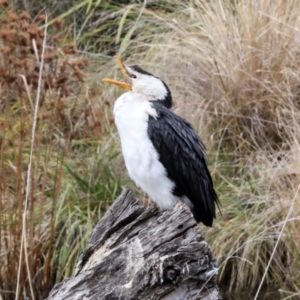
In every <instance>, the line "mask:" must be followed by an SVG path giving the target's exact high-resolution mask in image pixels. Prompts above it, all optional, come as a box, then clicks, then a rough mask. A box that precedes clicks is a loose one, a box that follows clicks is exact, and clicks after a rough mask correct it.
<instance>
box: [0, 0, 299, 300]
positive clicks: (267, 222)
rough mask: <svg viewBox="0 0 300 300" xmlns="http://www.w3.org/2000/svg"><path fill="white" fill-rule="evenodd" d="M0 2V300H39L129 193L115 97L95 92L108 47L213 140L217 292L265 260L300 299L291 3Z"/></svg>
mask: <svg viewBox="0 0 300 300" xmlns="http://www.w3.org/2000/svg"><path fill="white" fill-rule="evenodd" d="M0 3H1V8H0V57H1V59H0V68H1V72H0V93H1V98H0V265H1V269H0V296H1V298H2V299H21V298H24V297H25V296H28V297H31V298H32V299H44V298H45V297H46V296H47V295H48V292H49V290H50V289H51V287H52V286H53V285H54V283H55V282H57V281H61V280H62V279H63V278H64V277H68V276H71V275H72V269H73V266H74V263H75V260H76V258H77V256H78V253H79V252H80V251H81V250H82V249H83V248H84V247H85V245H86V241H87V238H88V236H89V234H90V231H91V229H92V227H93V226H94V225H95V224H96V223H97V222H98V220H99V218H101V216H102V215H103V213H104V212H105V211H106V209H107V208H108V207H109V205H110V204H111V202H112V201H113V200H114V199H115V198H116V196H117V195H118V194H119V192H120V190H121V186H122V185H124V184H126V185H130V186H131V187H132V188H134V187H133V185H132V183H130V181H129V180H128V177H127V173H126V170H125V167H124V164H123V160H122V157H121V155H120V147H119V141H118V136H117V134H116V130H115V127H114V125H113V117H112V106H113V103H114V101H115V99H116V98H117V97H118V95H119V93H121V91H119V90H118V89H117V88H115V89H114V88H112V87H104V86H103V85H102V84H101V78H103V77H115V78H117V77H118V76H121V75H120V74H119V71H118V69H117V66H116V64H115V62H114V61H113V60H112V59H111V58H112V57H111V56H112V55H114V54H116V53H118V54H119V55H121V56H122V58H123V59H124V60H125V63H138V64H140V65H141V66H142V67H143V68H145V69H146V70H149V71H150V72H152V73H154V74H155V75H157V76H159V77H161V78H162V79H163V80H164V81H166V82H167V83H168V85H169V86H170V88H171V90H172V94H173V97H174V100H175V102H176V105H175V107H174V111H176V113H178V114H180V115H182V116H184V117H185V118H187V119H188V120H189V121H190V122H192V123H193V124H194V126H195V128H196V129H197V130H198V132H199V134H200V136H201V137H202V139H203V141H204V143H205V144H206V146H207V149H208V156H209V162H210V170H211V172H212V175H213V178H214V181H215V185H216V188H217V192H218V194H219V196H220V198H221V202H222V216H221V215H218V218H217V220H216V222H215V223H214V227H213V228H212V229H206V228H203V230H204V231H205V234H206V238H207V239H208V241H209V243H210V245H211V247H212V249H213V252H214V255H215V256H216V257H217V259H218V263H219V266H220V271H219V281H220V284H221V286H224V287H225V288H226V290H228V291H231V292H237V293H242V292H243V291H247V293H248V294H251V293H253V294H255V292H256V290H257V288H258V286H259V284H260V283H261V281H262V278H263V274H264V272H265V270H266V268H267V265H268V262H269V261H270V259H271V255H273V256H272V260H271V263H270V267H269V269H268V270H267V276H266V278H265V280H264V282H263V286H264V288H265V289H268V288H269V289H276V290H279V291H280V293H281V295H282V298H284V297H286V299H288V298H292V297H295V298H296V297H297V295H298V297H299V295H300V288H299V282H300V273H299V270H300V252H299V249H300V234H299V232H300V230H299V229H300V228H299V227H300V218H299V215H300V196H299V193H298V192H299V182H300V145H299V140H300V125H299V124H300V102H299V95H300V94H299V87H300V79H299V78H300V77H299V72H300V71H299V70H300V69H299V57H300V50H299V45H298V41H299V38H300V34H299V28H300V22H299V16H300V3H299V1H297V0H287V1H285V0H278V1H272V0H267V1H258V0H257V1H256V0H255V1H250V0H249V1H248V0H223V1H206V0H205V1H204V0H201V1H200V0H193V1H184V0H175V1H171V0H166V1H158V0H151V1H150V0H149V1H108V0H106V1H92V0H89V1H75V0H74V1H73V2H71V1H46V0H44V1H36V0H28V1H20V0H11V1H9V2H8V1H5V0H2V1H0ZM145 4H146V5H145ZM46 13H47V14H48V27H47V36H46V42H47V46H46V49H45V59H44V63H45V66H44V69H43V72H42V85H41V86H40V87H41V93H40V105H39V107H38V123H37V124H38V126H37V129H36V132H35V138H34V151H33V155H32V161H33V164H32V173H31V187H30V195H29V202H28V203H29V205H28V207H27V210H26V212H25V211H24V209H25V207H24V204H25V195H26V183H27V171H28V162H29V158H30V147H31V146H30V145H31V130H32V125H33V120H34V107H35V103H36V97H37V91H38V86H39V85H38V78H39V68H40V64H41V53H42V43H43V39H44V28H45V27H44V26H45V14H46ZM140 196H141V197H142V195H140ZM288 212H289V214H288ZM24 213H25V217H26V224H27V226H26V234H25V242H26V243H25V245H26V248H25V250H24V249H23V250H22V251H21V247H20V246H21V237H22V230H23V223H22V218H23V216H24ZM283 227H284V228H283ZM282 228H283V229H284V230H283V231H282ZM281 231H282V233H281ZM23 234H24V232H23ZM278 239H279V244H278V247H277V248H276V249H275V245H276V242H277V240H278ZM274 249H275V250H276V251H275V252H274V254H272V253H273V251H274ZM28 266H29V267H28ZM17 286H18V289H17ZM16 292H17V293H18V295H16Z"/></svg>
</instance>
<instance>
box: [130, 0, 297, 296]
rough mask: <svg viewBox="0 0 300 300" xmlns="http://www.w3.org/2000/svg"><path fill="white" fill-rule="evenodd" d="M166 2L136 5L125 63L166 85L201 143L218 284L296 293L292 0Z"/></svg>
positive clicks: (232, 288) (294, 6) (294, 29)
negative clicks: (213, 202)
mask: <svg viewBox="0 0 300 300" xmlns="http://www.w3.org/2000/svg"><path fill="white" fill-rule="evenodd" d="M172 3H173V4H174V2H172ZM176 5H177V6H176V9H175V10H173V11H170V12H169V13H165V11H159V10H157V11H153V10H151V9H148V10H147V9H146V10H145V11H144V13H143V17H142V18H141V20H140V22H139V25H138V26H137V29H136V32H135V34H136V38H134V39H132V40H130V41H127V44H126V50H125V52H124V53H126V55H128V56H129V57H128V59H127V62H128V63H133V62H134V63H140V64H141V65H142V66H143V67H144V68H146V69H147V70H149V71H150V72H151V71H152V72H153V73H154V74H155V75H157V76H160V77H162V78H163V79H164V80H165V81H166V82H167V83H168V84H169V85H170V87H171V90H172V92H173V95H174V99H175V101H176V107H175V110H176V111H177V112H178V113H179V114H181V115H183V116H185V117H186V118H187V119H189V120H190V121H191V122H193V124H194V125H195V126H196V128H197V129H198V130H199V132H200V134H201V136H202V138H203V139H204V142H205V144H206V145H207V146H208V149H209V150H208V154H209V158H210V163H211V171H212V174H213V177H214V179H215V182H216V185H217V189H218V194H219V195H220V198H221V202H222V213H223V216H221V215H220V216H218V220H217V222H216V224H215V228H214V229H212V230H208V231H207V234H206V236H207V238H208V239H209V241H210V243H211V246H212V248H213V251H214V253H215V255H216V257H217V258H218V261H219V265H220V276H219V280H220V283H221V284H222V285H224V286H225V289H228V290H230V291H237V292H241V291H247V292H248V293H249V292H253V295H254V294H255V292H256V290H257V289H258V286H259V285H260V284H261V283H262V286H264V287H269V288H270V289H280V290H281V293H282V295H283V296H284V295H286V296H290V295H291V294H292V295H293V293H294V295H295V297H296V294H298V295H299V293H300V290H299V282H300V276H299V272H298V270H299V267H300V254H299V251H298V249H299V243H300V239H299V226H300V223H299V220H300V218H299V213H300V205H299V203H300V195H299V194H298V188H299V182H300V173H299V171H300V169H299V165H300V161H299V157H300V156H299V154H300V148H299V133H300V125H299V124H300V111H299V109H300V106H299V84H300V80H299V62H298V58H299V54H300V52H299V40H300V35H299V29H300V27H299V25H300V23H299V13H300V3H299V2H298V1H292V0H291V1H246V0H244V1H196V0H195V1H190V2H189V3H185V2H184V1H177V2H176ZM128 26H129V27H130V25H128ZM150 28H151V29H152V34H150V33H149V29H150ZM143 33H145V34H143ZM129 54H130V55H129ZM293 203H294V205H293V207H292V213H291V214H290V215H289V216H288V212H289V210H290V208H291V205H292V204H293ZM287 216H288V219H286V218H287ZM284 225H285V227H284V230H283V232H282V234H281V229H282V227H283V226H284ZM279 235H280V236H279ZM278 239H279V244H276V243H277V240H278ZM275 245H278V247H277V248H276V249H275V250H276V251H274V253H273V250H274V247H275ZM272 254H273V255H272ZM271 255H272V257H271ZM270 260H271V261H270ZM269 261H270V265H269V264H268V263H269ZM267 266H269V268H268V269H267V273H266V277H263V274H264V272H265V270H266V268H267ZM262 280H263V282H262ZM288 292H289V293H290V294H289V293H288ZM285 293H286V294H285Z"/></svg>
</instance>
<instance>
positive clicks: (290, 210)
mask: <svg viewBox="0 0 300 300" xmlns="http://www.w3.org/2000/svg"><path fill="white" fill-rule="evenodd" d="M299 190H300V184H299V186H298V189H297V191H296V194H295V197H294V199H293V201H292V203H291V206H290V208H289V211H288V213H287V216H286V218H285V220H284V222H283V225H282V228H281V231H280V233H279V235H278V239H277V241H276V244H275V246H274V249H273V252H272V255H271V257H270V259H269V262H268V265H267V267H266V269H265V272H264V275H263V277H262V279H261V281H260V284H259V287H258V289H257V292H256V294H255V297H254V300H256V299H257V297H258V295H259V292H260V290H261V287H262V285H263V283H264V280H265V277H266V275H267V273H268V270H269V268H270V265H271V261H272V259H273V256H274V255H275V252H276V249H277V247H278V244H279V241H280V239H281V236H282V234H283V231H284V229H285V226H286V224H287V221H288V220H289V218H290V214H291V213H292V211H293V208H294V203H295V200H296V198H297V196H298V193H299Z"/></svg>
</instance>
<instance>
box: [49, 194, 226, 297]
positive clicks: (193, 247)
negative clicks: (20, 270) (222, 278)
mask: <svg viewBox="0 0 300 300" xmlns="http://www.w3.org/2000/svg"><path fill="white" fill-rule="evenodd" d="M217 273H218V268H217V266H216V262H215V259H214V258H213V257H212V253H211V250H210V248H209V246H208V244H207V243H206V242H205V241H204V238H203V235H202V233H201V230H200V228H199V227H198V226H197V224H196V222H195V220H194V218H193V216H192V214H191V212H190V211H189V209H188V208H187V207H186V205H185V204H183V203H182V202H181V201H177V202H176V203H175V205H174V206H173V207H172V208H170V209H168V210H165V211H159V209H158V208H157V207H156V205H155V204H151V205H150V206H148V207H145V206H142V205H140V204H139V201H137V200H136V199H135V198H134V197H133V196H132V193H131V192H130V191H129V190H124V191H123V192H122V194H121V195H120V196H119V197H118V198H117V199H116V200H115V202H114V203H113V205H112V206H111V207H110V209H109V210H108V211H107V212H106V214H105V215H104V217H103V218H102V219H101V220H100V222H99V223H98V225H97V226H96V227H95V228H94V230H93V231H92V234H91V237H90V240H89V243H88V246H87V249H86V250H84V251H83V252H82V253H81V255H80V257H79V259H78V261H77V264H76V267H75V272H74V274H75V275H74V277H73V278H68V279H65V280H64V281H63V282H61V283H58V284H56V285H55V287H54V288H53V289H52V291H51V292H50V295H49V296H48V298H47V299H48V300H50V299H51V300H54V299H55V300H58V299H74V300H75V299H101V300H102V299H106V300H113V299H114V300H127V299H134V300H138V299H141V300H146V299H157V300H158V299H163V300H167V299H169V300H183V299H187V300H191V299H195V300H196V299H205V300H217V299H221V296H220V294H219V289H218V286H217V283H216V278H217Z"/></svg>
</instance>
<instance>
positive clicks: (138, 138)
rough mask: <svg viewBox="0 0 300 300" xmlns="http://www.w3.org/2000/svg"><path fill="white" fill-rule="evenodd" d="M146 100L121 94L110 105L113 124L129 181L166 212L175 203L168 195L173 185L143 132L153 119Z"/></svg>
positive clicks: (132, 95) (128, 93) (139, 95)
mask: <svg viewBox="0 0 300 300" xmlns="http://www.w3.org/2000/svg"><path fill="white" fill-rule="evenodd" d="M148 100H149V97H147V96H145V95H142V94H140V93H135V92H127V93H125V94H123V95H121V96H120V97H119V98H118V99H117V101H116V103H115V106H114V115H115V123H116V126H117V128H118V132H119V135H120V139H121V145H122V152H123V156H124V160H125V164H126V168H127V170H128V173H129V175H130V177H131V179H132V180H133V181H134V182H135V183H136V185H138V186H139V187H140V188H141V189H142V190H144V191H145V192H146V193H147V194H148V195H149V196H150V198H151V199H152V200H154V201H155V202H156V203H157V204H158V206H159V207H160V208H161V209H166V208H168V207H170V206H171V205H172V204H173V202H174V201H175V200H176V197H175V196H174V195H173V194H172V190H173V188H174V183H173V182H172V181H171V180H170V179H169V178H168V177H167V174H166V169H165V168H164V167H163V165H162V164H161V163H160V162H159V158H158V153H157V151H156V150H155V149H154V147H153V144H152V142H151V140H150V139H149V136H148V133H147V129H148V119H149V116H152V117H154V118H155V117H156V111H155V109H154V108H153V107H151V104H150V103H149V101H148Z"/></svg>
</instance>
